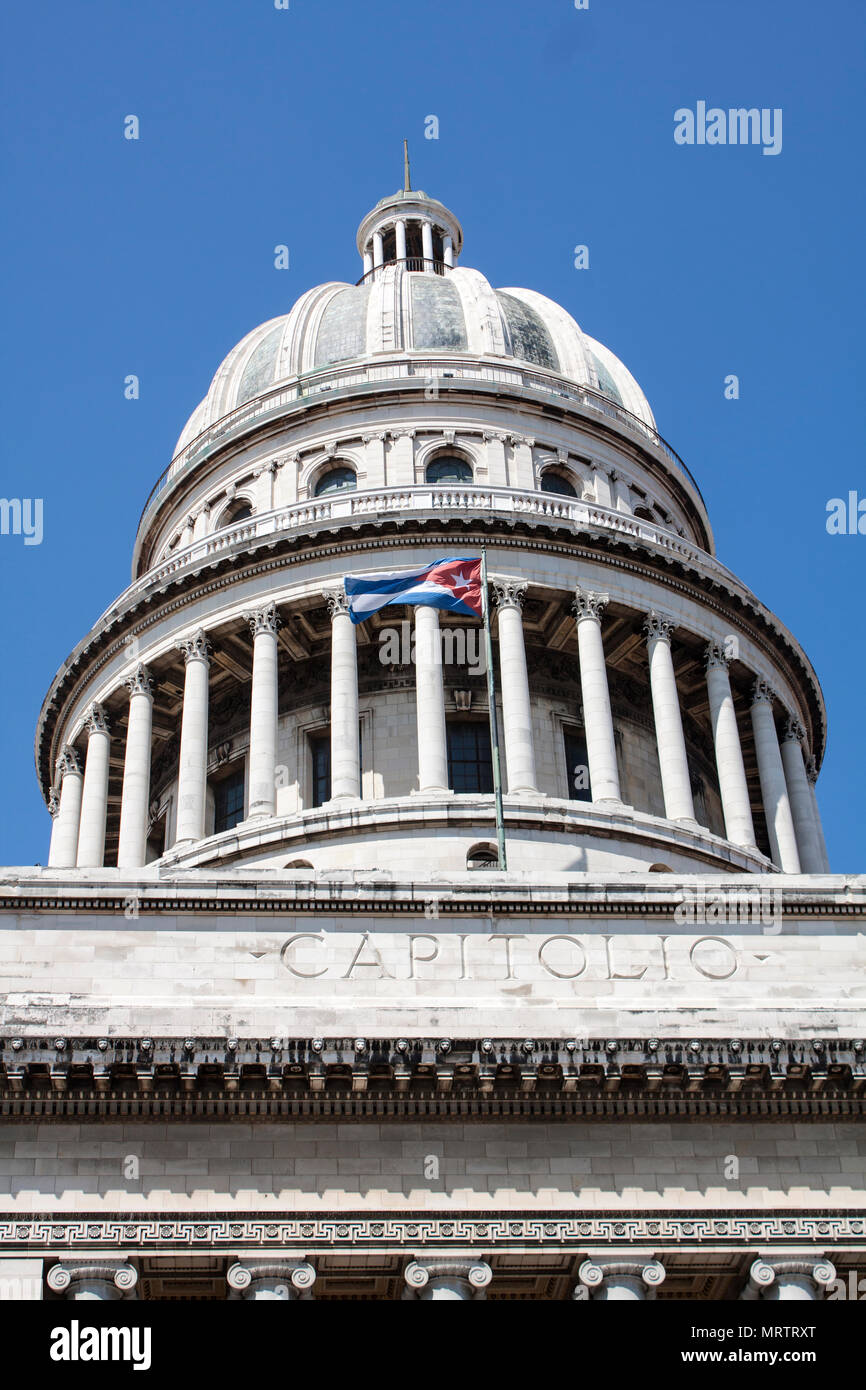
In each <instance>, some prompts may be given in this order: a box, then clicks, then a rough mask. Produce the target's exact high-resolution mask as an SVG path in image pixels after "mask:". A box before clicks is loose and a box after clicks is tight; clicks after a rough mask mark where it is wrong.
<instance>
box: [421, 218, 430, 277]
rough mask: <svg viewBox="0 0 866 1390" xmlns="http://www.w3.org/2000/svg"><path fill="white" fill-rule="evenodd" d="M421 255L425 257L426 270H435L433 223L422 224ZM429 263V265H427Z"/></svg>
mask: <svg viewBox="0 0 866 1390" xmlns="http://www.w3.org/2000/svg"><path fill="white" fill-rule="evenodd" d="M421 254H422V255H423V257H424V261H425V265H424V269H425V270H432V269H433V224H432V223H431V222H422V223H421ZM427 262H429V264H427Z"/></svg>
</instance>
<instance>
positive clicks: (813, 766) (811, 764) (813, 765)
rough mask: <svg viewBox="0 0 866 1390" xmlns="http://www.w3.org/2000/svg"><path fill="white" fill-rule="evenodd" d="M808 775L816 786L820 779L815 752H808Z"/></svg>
mask: <svg viewBox="0 0 866 1390" xmlns="http://www.w3.org/2000/svg"><path fill="white" fill-rule="evenodd" d="M806 776H807V777H808V779H809V781H810V782H811V783H812V786H813V787H814V785H815V783H816V782H817V780H818V759H817V758H816V757H815V754H814V753H807V754H806Z"/></svg>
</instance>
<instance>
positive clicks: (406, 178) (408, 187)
mask: <svg viewBox="0 0 866 1390" xmlns="http://www.w3.org/2000/svg"><path fill="white" fill-rule="evenodd" d="M411 191H412V179H411V177H410V175H409V141H408V140H404V141H403V192H404V193H411Z"/></svg>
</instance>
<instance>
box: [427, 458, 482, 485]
mask: <svg viewBox="0 0 866 1390" xmlns="http://www.w3.org/2000/svg"><path fill="white" fill-rule="evenodd" d="M425 476H426V478H427V481H428V483H471V482H472V465H471V464H469V463H467V462H466V460H465V459H460V458H457V457H456V456H452V455H449V456H448V457H447V458H438V459H434V460H433V462H432V463H428V465H427V472H426V475H425Z"/></svg>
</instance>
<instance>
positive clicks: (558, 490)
mask: <svg viewBox="0 0 866 1390" xmlns="http://www.w3.org/2000/svg"><path fill="white" fill-rule="evenodd" d="M541 491H542V492H552V493H554V494H555V496H557V497H576V496H577V489H576V488H575V487H574V485H573V484H572V483H570V482H569V481H568V479H567V478H565V477H563V475H562V474H561V473H553V472H551V471H550V470H548V471H547V472H546V473H542V475H541Z"/></svg>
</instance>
